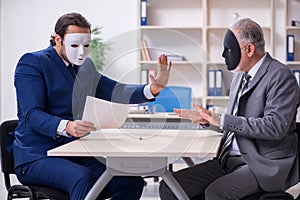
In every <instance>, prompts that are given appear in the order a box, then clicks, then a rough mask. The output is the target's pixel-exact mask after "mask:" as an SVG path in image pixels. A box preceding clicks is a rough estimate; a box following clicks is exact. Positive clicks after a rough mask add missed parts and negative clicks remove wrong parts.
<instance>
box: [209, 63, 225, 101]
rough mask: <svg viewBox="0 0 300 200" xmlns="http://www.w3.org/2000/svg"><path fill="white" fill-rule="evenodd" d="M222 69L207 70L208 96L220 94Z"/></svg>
mask: <svg viewBox="0 0 300 200" xmlns="http://www.w3.org/2000/svg"><path fill="white" fill-rule="evenodd" d="M222 82H223V75H222V70H221V69H217V70H215V69H214V70H208V96H222V89H223V87H222Z"/></svg>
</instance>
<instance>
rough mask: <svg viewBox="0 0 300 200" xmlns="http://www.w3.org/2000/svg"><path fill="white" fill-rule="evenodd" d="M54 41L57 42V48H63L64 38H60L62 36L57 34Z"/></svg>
mask: <svg viewBox="0 0 300 200" xmlns="http://www.w3.org/2000/svg"><path fill="white" fill-rule="evenodd" d="M54 40H55V44H56V45H57V46H59V47H60V46H62V42H63V40H62V38H61V37H60V35H58V34H55V36H54Z"/></svg>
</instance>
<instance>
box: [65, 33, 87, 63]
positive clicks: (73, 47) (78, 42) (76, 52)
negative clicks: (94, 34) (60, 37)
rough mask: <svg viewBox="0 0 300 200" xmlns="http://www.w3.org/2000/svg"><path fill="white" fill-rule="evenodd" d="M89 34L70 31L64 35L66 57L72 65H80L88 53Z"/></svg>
mask: <svg viewBox="0 0 300 200" xmlns="http://www.w3.org/2000/svg"><path fill="white" fill-rule="evenodd" d="M90 43H91V34H89V33H71V34H66V35H65V47H66V53H67V58H68V59H69V61H70V62H71V63H72V64H74V65H81V64H82V63H83V62H84V61H85V59H86V58H87V56H88V54H89V46H90Z"/></svg>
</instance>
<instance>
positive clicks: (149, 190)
mask: <svg viewBox="0 0 300 200" xmlns="http://www.w3.org/2000/svg"><path fill="white" fill-rule="evenodd" d="M0 167H1V165H0ZM183 167H186V165H185V164H176V166H175V169H174V170H175V171H176V170H178V169H180V168H183ZM11 179H12V181H13V183H18V181H17V179H16V177H14V176H12V177H11ZM145 180H146V182H147V185H146V186H145V188H144V191H143V195H142V198H141V200H159V195H158V185H159V183H158V182H154V179H153V178H147V179H145ZM289 192H290V193H291V194H292V195H293V196H294V198H296V197H297V196H298V194H299V193H300V183H298V184H297V185H295V186H294V187H293V188H291V189H290V191H289ZM6 194H7V192H6V189H5V185H4V178H3V174H2V173H1V178H0V200H4V199H6ZM20 200H22V199H20ZM24 200H25V199H24Z"/></svg>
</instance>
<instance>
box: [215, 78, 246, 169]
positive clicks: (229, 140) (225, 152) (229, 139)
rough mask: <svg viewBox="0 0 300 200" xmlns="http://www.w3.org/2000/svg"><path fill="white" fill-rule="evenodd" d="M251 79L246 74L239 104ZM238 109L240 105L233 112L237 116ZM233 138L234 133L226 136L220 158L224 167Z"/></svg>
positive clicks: (240, 91)
mask: <svg viewBox="0 0 300 200" xmlns="http://www.w3.org/2000/svg"><path fill="white" fill-rule="evenodd" d="M250 79H251V76H250V75H249V74H247V73H245V74H244V75H243V82H242V85H241V88H240V90H239V93H238V98H237V103H238V102H239V98H240V97H241V96H242V94H243V93H244V91H245V89H247V87H248V85H249V81H250ZM237 108H238V105H235V107H234V110H233V114H234V115H236V114H237ZM233 138H234V132H228V133H227V136H226V140H225V142H224V143H223V145H222V148H221V152H220V154H219V156H218V160H219V161H220V163H221V165H222V166H223V167H224V166H225V163H226V160H227V159H226V158H227V155H228V154H229V149H230V148H229V147H230V146H231V143H232V141H233Z"/></svg>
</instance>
